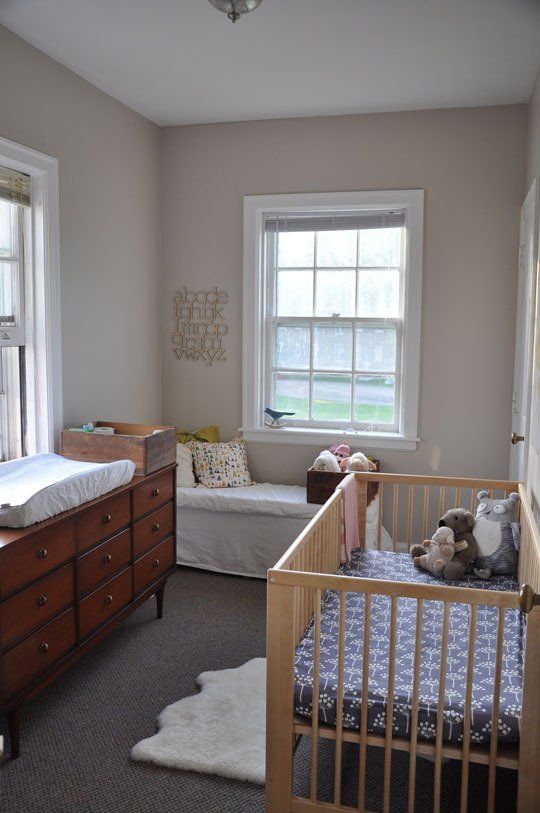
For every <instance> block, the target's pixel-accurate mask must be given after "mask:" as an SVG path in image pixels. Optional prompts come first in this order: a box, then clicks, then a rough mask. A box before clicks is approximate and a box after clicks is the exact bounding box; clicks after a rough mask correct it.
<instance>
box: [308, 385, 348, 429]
mask: <svg viewBox="0 0 540 813" xmlns="http://www.w3.org/2000/svg"><path fill="white" fill-rule="evenodd" d="M313 417H314V418H315V420H316V421H350V420H351V376H350V375H325V374H324V373H323V374H320V373H315V375H314V376H313Z"/></svg>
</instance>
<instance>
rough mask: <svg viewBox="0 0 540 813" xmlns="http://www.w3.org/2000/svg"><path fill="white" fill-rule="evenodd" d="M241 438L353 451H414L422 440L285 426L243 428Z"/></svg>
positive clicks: (391, 435) (384, 433)
mask: <svg viewBox="0 0 540 813" xmlns="http://www.w3.org/2000/svg"><path fill="white" fill-rule="evenodd" d="M240 432H241V433H242V437H243V438H244V440H246V441H251V442H253V443H289V444H291V445H292V446H327V445H328V444H329V443H332V442H333V443H336V442H339V441H341V442H343V443H345V442H347V443H348V444H349V445H350V446H351V447H352V448H355V449H357V448H362V450H363V449H379V450H386V451H402V452H413V451H415V450H416V448H417V446H418V441H419V440H420V438H410V437H405V436H404V435H400V434H398V433H397V432H369V433H368V432H354V431H351V432H347V431H343V430H339V429H336V430H335V431H334V430H333V429H303V428H301V427H298V426H284V427H282V428H281V429H269V428H268V427H259V428H255V429H240Z"/></svg>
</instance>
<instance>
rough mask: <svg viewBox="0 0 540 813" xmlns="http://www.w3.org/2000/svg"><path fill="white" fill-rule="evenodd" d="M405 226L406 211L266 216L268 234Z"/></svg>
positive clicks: (265, 224) (265, 225) (265, 226)
mask: <svg viewBox="0 0 540 813" xmlns="http://www.w3.org/2000/svg"><path fill="white" fill-rule="evenodd" d="M404 225H405V210H403V209H402V210H392V211H373V212H368V211H362V212H341V213H325V212H321V213H317V214H305V215H303V214H296V213H295V214H294V215H288V214H287V215H284V214H272V213H271V212H270V213H268V214H267V215H266V216H265V222H264V228H265V231H266V232H300V231H349V230H356V229H390V228H400V227H401V226H404Z"/></svg>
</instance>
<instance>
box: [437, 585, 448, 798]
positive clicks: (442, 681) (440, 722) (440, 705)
mask: <svg viewBox="0 0 540 813" xmlns="http://www.w3.org/2000/svg"><path fill="white" fill-rule="evenodd" d="M449 614H450V605H449V604H448V602H447V601H445V602H444V611H443V626H442V636H441V661H440V672H439V696H438V699H437V728H436V732H435V785H434V791H433V813H440V810H441V766H442V742H443V726H444V694H445V689H446V651H447V647H448V618H449Z"/></svg>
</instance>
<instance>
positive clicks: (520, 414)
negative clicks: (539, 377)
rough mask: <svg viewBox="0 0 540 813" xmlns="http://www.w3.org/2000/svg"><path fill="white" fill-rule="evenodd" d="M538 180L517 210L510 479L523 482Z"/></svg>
mask: <svg viewBox="0 0 540 813" xmlns="http://www.w3.org/2000/svg"><path fill="white" fill-rule="evenodd" d="M538 194H539V188H538V180H535V181H534V182H533V184H532V186H531V188H530V189H529V193H528V195H527V197H526V198H525V202H524V204H523V206H522V209H521V226H520V235H519V276H518V303H517V318H516V357H515V364H514V387H513V393H512V429H511V433H512V434H511V438H510V441H511V444H512V445H511V453H510V479H511V480H522V481H525V479H526V471H527V458H528V449H529V425H530V412H531V381H532V362H533V346H534V328H535V309H536V306H535V303H536V286H537V280H536V274H537V271H536V263H537V256H538V217H539V205H538Z"/></svg>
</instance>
